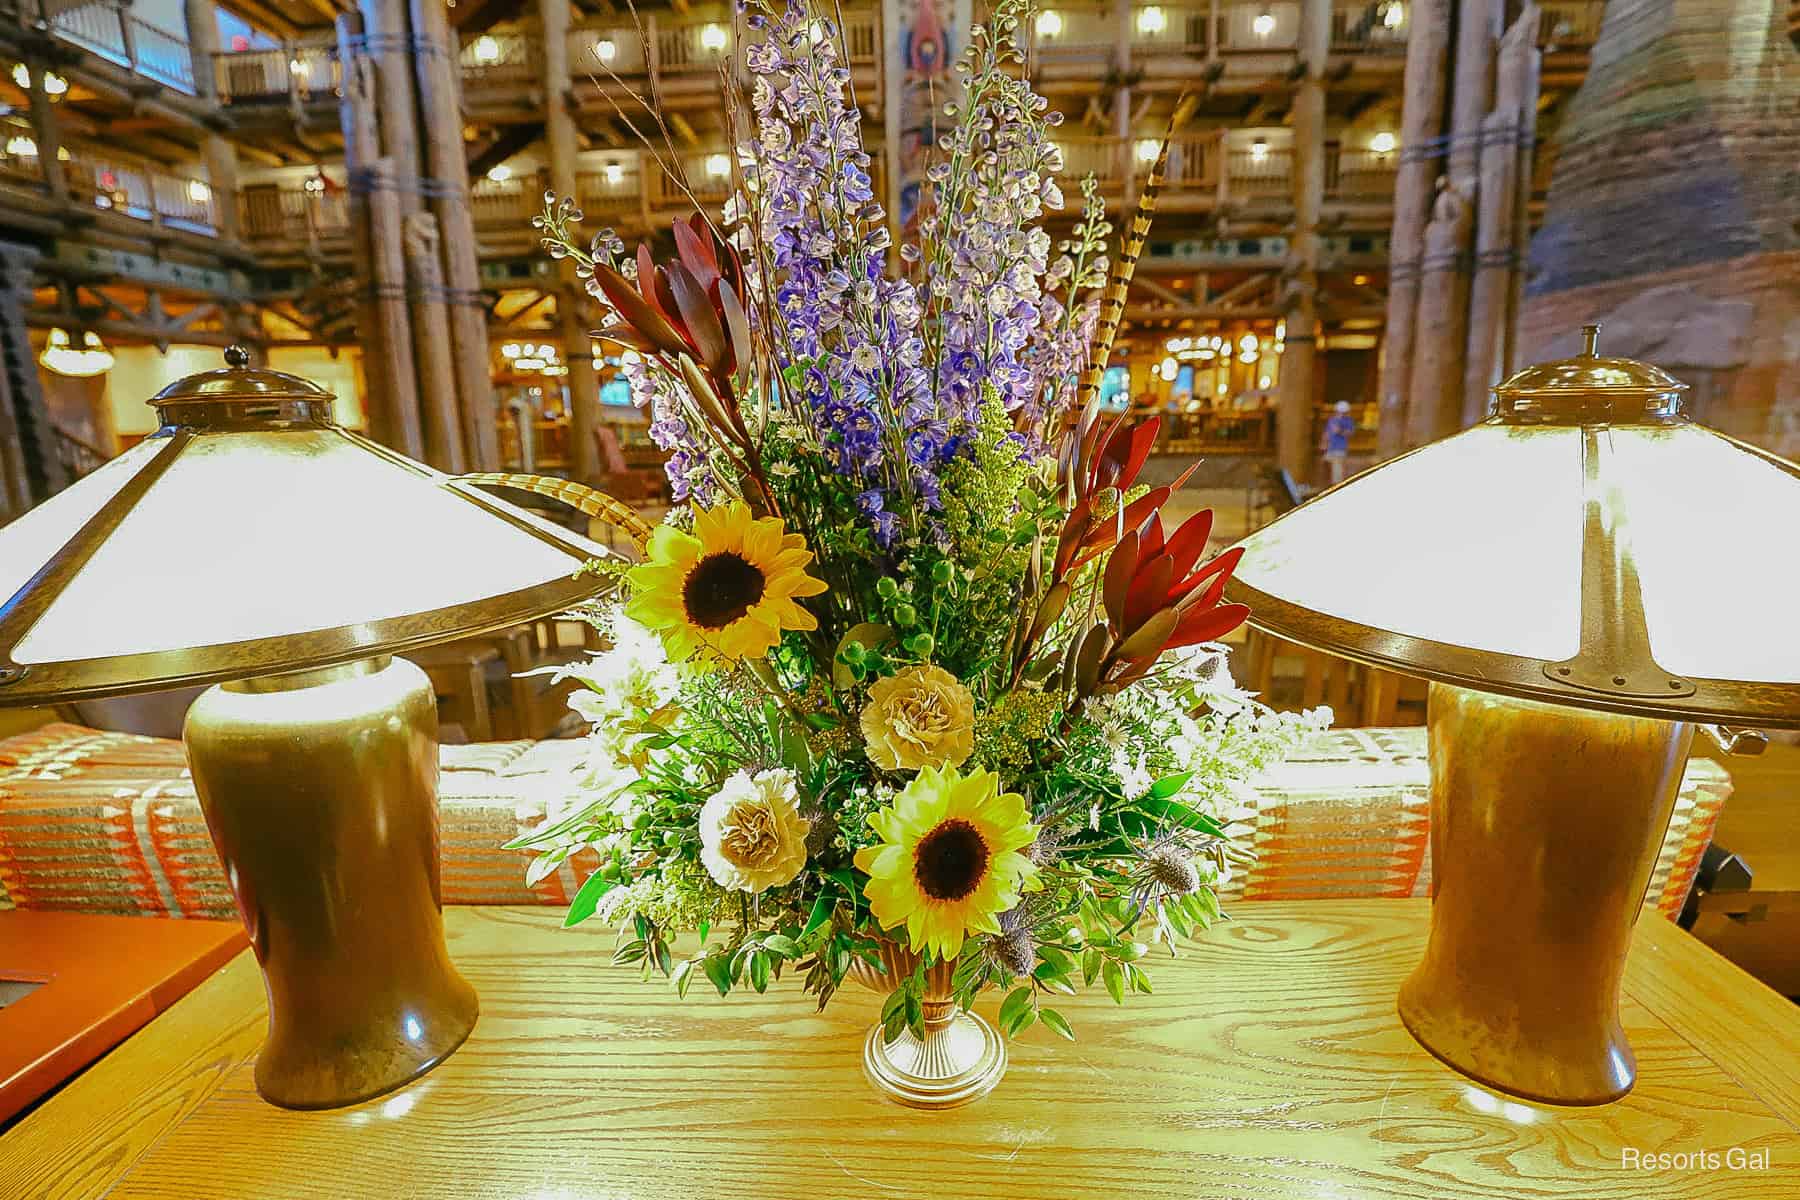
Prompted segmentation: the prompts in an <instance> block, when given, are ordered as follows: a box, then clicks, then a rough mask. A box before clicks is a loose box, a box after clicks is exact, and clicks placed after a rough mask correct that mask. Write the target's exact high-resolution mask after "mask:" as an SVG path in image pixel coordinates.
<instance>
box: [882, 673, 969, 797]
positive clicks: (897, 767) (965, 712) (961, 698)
mask: <svg viewBox="0 0 1800 1200" xmlns="http://www.w3.org/2000/svg"><path fill="white" fill-rule="evenodd" d="M862 732H863V743H864V745H865V746H866V747H867V748H868V751H869V760H870V761H871V762H873V763H874V764H875V765H876V766H878V767H881V768H882V769H883V770H887V771H901V770H905V771H916V770H918V769H919V768H921V767H960V766H962V764H963V763H964V762H965V761H967V759H968V757H969V755H970V754H971V753H972V752H973V751H974V749H975V697H974V696H973V695H971V694H970V693H969V689H968V688H966V687H964V686H963V685H962V683H961V682H960V681H959V680H958V679H957V678H956V676H954V675H952V674H950V672H948V671H946V670H944V669H943V668H942V667H930V666H917V667H908V668H906V669H905V670H904V671H901V672H900V673H899V674H897V675H890V676H888V677H887V678H886V679H878V680H876V681H875V682H874V683H873V684H872V685H871V686H870V687H869V703H868V705H867V706H866V707H864V709H863V711H862Z"/></svg>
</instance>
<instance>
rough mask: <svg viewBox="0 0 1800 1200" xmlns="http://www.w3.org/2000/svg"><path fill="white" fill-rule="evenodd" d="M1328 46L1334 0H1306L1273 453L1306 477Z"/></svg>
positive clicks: (1315, 351) (1316, 317)
mask: <svg viewBox="0 0 1800 1200" xmlns="http://www.w3.org/2000/svg"><path fill="white" fill-rule="evenodd" d="M1330 48H1331V0H1301V5H1300V39H1299V52H1300V62H1299V69H1300V71H1301V72H1302V74H1301V75H1300V79H1299V83H1298V84H1297V85H1296V87H1295V91H1294V107H1293V127H1294V150H1293V187H1294V232H1293V237H1292V239H1291V240H1290V241H1289V243H1288V245H1289V249H1288V266H1287V272H1286V273H1287V276H1288V278H1287V282H1286V287H1285V290H1284V292H1283V296H1282V300H1283V306H1282V307H1283V308H1284V309H1285V311H1286V316H1285V319H1286V321H1287V347H1286V349H1285V350H1283V351H1282V355H1281V379H1280V381H1279V384H1278V386H1277V401H1276V404H1277V407H1276V412H1275V433H1276V438H1275V446H1276V457H1277V459H1278V461H1279V462H1280V464H1281V466H1282V467H1283V468H1285V469H1286V470H1287V471H1288V473H1289V474H1291V475H1292V476H1293V477H1294V479H1296V480H1298V481H1299V482H1301V483H1305V482H1307V481H1308V480H1309V479H1311V477H1312V467H1313V461H1314V459H1315V457H1316V454H1315V447H1314V446H1313V408H1314V404H1315V399H1314V374H1315V371H1316V369H1317V359H1318V332H1319V312H1318V296H1319V217H1320V210H1321V209H1322V208H1323V206H1324V203H1325V69H1326V58H1327V57H1328V55H1329V53H1330Z"/></svg>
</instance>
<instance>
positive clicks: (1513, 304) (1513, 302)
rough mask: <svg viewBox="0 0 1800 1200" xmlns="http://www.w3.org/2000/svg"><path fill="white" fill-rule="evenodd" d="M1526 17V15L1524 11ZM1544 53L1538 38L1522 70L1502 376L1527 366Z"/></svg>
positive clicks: (1540, 21) (1533, 7) (1532, 7)
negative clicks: (1525, 314)
mask: <svg viewBox="0 0 1800 1200" xmlns="http://www.w3.org/2000/svg"><path fill="white" fill-rule="evenodd" d="M1525 12H1526V13H1534V14H1537V15H1536V16H1535V18H1534V20H1535V21H1536V22H1537V26H1536V27H1538V28H1541V27H1542V24H1543V16H1542V13H1541V11H1540V10H1539V9H1538V8H1537V6H1536V5H1535V4H1532V3H1531V0H1526V5H1525ZM1520 19H1521V20H1523V19H1524V14H1523V13H1522V14H1520ZM1543 67H1544V52H1543V51H1542V50H1541V49H1539V48H1538V45H1537V39H1536V38H1535V37H1533V38H1532V40H1531V48H1530V50H1529V52H1528V53H1527V54H1526V55H1525V66H1524V68H1523V70H1521V71H1520V72H1519V79H1518V89H1519V143H1518V145H1517V146H1516V147H1514V155H1515V159H1516V162H1517V164H1518V165H1517V167H1516V168H1515V175H1516V179H1517V186H1516V188H1515V190H1514V193H1513V274H1512V281H1511V284H1510V286H1509V288H1508V292H1507V297H1506V343H1505V345H1504V346H1502V347H1501V354H1500V360H1501V366H1500V374H1501V375H1503V376H1504V375H1511V374H1512V373H1513V372H1514V371H1517V370H1519V369H1520V368H1521V367H1523V366H1524V365H1525V363H1524V361H1523V360H1522V356H1521V354H1520V352H1519V312H1520V309H1521V308H1522V307H1523V306H1524V303H1525V266H1526V262H1527V260H1528V259H1529V257H1530V253H1531V193H1532V191H1533V188H1534V186H1535V184H1536V182H1537V118H1538V91H1539V86H1540V78H1541V76H1542V74H1543Z"/></svg>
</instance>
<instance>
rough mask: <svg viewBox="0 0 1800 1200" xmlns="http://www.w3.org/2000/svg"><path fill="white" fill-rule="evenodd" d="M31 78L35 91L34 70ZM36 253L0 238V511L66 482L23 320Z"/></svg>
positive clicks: (20, 506) (20, 507) (25, 504)
mask: <svg viewBox="0 0 1800 1200" xmlns="http://www.w3.org/2000/svg"><path fill="white" fill-rule="evenodd" d="M32 82H33V83H34V84H38V85H39V86H38V87H36V88H35V89H34V91H33V95H36V93H37V92H38V91H41V90H42V85H41V83H39V80H38V76H37V73H36V71H35V70H34V71H33V73H32ZM39 257H40V253H39V251H37V250H35V249H33V248H31V247H29V246H21V245H16V244H14V243H12V242H0V482H3V483H4V486H5V488H6V495H5V496H4V497H0V513H6V512H7V510H9V509H10V510H11V512H12V513H15V514H16V513H19V512H23V511H25V510H26V509H27V508H30V507H31V506H32V505H34V504H37V503H39V502H41V501H43V500H46V499H48V498H49V497H50V496H51V494H53V493H55V492H59V491H61V490H62V489H63V488H65V487H67V486H68V484H69V475H68V472H67V471H66V470H65V469H64V468H63V464H62V459H61V457H60V456H59V455H58V454H57V451H56V430H55V428H54V427H53V426H52V425H51V423H50V409H49V407H48V406H47V405H46V404H45V403H44V391H43V387H42V385H41V384H40V383H39V382H38V366H37V360H36V358H35V356H34V355H33V354H32V350H31V330H30V328H29V327H28V326H27V325H26V322H25V307H26V305H28V304H30V303H31V292H32V288H33V286H34V284H35V282H36V278H35V267H36V264H37V261H38V258H39Z"/></svg>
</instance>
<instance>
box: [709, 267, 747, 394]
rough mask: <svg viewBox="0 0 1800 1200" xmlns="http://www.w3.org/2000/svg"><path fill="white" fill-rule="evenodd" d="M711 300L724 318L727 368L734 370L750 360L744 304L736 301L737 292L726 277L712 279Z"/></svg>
mask: <svg viewBox="0 0 1800 1200" xmlns="http://www.w3.org/2000/svg"><path fill="white" fill-rule="evenodd" d="M712 302H713V307H714V308H716V309H718V310H719V315H720V316H722V317H724V318H725V332H726V333H727V334H728V335H729V337H728V339H727V340H728V342H729V344H730V347H731V364H730V366H729V367H727V370H731V371H735V370H737V369H738V367H739V366H740V365H742V364H744V363H747V362H749V361H750V318H749V317H748V316H746V315H745V313H744V306H743V305H742V304H739V303H738V298H737V293H736V292H734V291H732V290H731V281H730V280H728V279H723V278H720V279H715V280H714V281H713V285H712Z"/></svg>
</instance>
